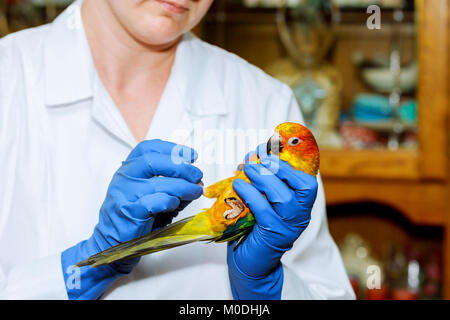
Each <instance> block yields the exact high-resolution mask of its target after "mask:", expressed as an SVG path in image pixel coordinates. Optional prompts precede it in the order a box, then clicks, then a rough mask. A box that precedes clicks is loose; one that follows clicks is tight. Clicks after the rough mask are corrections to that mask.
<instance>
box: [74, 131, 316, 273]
mask: <svg viewBox="0 0 450 320" xmlns="http://www.w3.org/2000/svg"><path fill="white" fill-rule="evenodd" d="M267 153H268V154H270V153H271V154H275V155H278V156H279V158H280V159H281V160H283V161H286V162H288V163H289V164H290V165H291V166H292V167H293V168H294V169H296V170H302V171H303V172H305V173H307V174H310V175H313V176H316V174H317V171H318V169H319V158H320V156H319V148H318V146H317V143H316V140H315V139H314V136H313V134H312V133H311V132H310V131H309V130H308V129H307V128H306V127H304V126H303V125H301V124H298V123H292V122H285V123H282V124H280V125H278V126H277V127H276V129H275V133H274V135H273V136H272V137H271V138H270V139H269V141H268V142H267ZM248 161H253V162H259V158H258V156H257V155H256V154H253V155H252V156H251V157H250V158H249V159H248ZM241 167H242V165H241ZM234 179H243V180H245V181H247V182H249V183H250V180H249V179H248V177H247V176H246V174H245V173H244V170H240V171H236V174H235V176H233V177H230V178H228V179H225V180H222V181H220V182H217V183H215V184H213V185H211V186H209V187H208V188H206V189H205V192H204V195H205V196H206V197H208V198H216V199H217V200H216V201H215V202H214V204H213V205H212V207H211V208H209V209H203V211H202V212H200V213H199V214H197V215H195V216H192V217H188V218H185V219H182V220H180V221H177V222H175V223H172V224H169V225H167V226H166V227H164V228H162V229H159V230H156V231H153V232H151V233H149V234H148V235H145V236H142V237H140V238H136V239H133V240H130V241H127V242H123V243H120V244H118V245H116V246H113V247H111V248H109V249H107V250H104V251H102V252H100V253H98V254H95V255H93V256H91V257H89V258H87V259H86V260H84V261H81V262H79V263H78V264H77V266H79V267H82V266H87V265H91V266H92V267H98V266H102V265H106V264H110V263H113V262H117V261H120V260H126V259H131V258H136V257H139V256H143V255H146V254H150V253H153V252H157V251H162V250H166V249H170V248H174V247H178V246H181V245H185V244H188V243H192V242H196V241H214V242H226V241H231V240H235V239H238V241H237V243H236V246H237V245H239V244H240V243H241V242H242V241H243V240H245V238H246V236H247V235H248V234H249V233H250V232H251V230H252V228H253V226H254V224H255V219H254V217H253V214H252V213H251V212H250V210H249V208H248V207H247V206H246V205H245V204H244V202H243V201H242V199H241V198H240V197H239V196H238V194H237V193H236V192H235V191H234V189H233V186H232V183H233V181H234Z"/></svg>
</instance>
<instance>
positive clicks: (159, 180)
mask: <svg viewBox="0 0 450 320" xmlns="http://www.w3.org/2000/svg"><path fill="white" fill-rule="evenodd" d="M196 159H197V154H196V152H195V151H194V150H192V149H190V148H188V147H182V146H179V145H175V144H173V143H169V142H165V141H161V140H150V141H144V142H141V143H140V144H139V145H138V146H137V147H136V148H135V149H133V151H132V152H131V153H130V155H129V156H128V158H127V160H126V161H125V162H123V163H122V166H121V167H120V168H119V170H118V171H117V172H116V173H115V175H114V177H113V179H112V181H111V183H110V185H109V187H108V191H107V195H106V199H105V201H104V202H103V205H102V207H101V209H100V214H99V221H98V224H97V225H96V227H95V229H94V232H93V234H92V236H91V237H90V238H89V239H88V240H85V241H82V242H80V243H78V244H77V245H75V246H73V247H71V248H69V249H67V250H65V251H64V252H63V253H62V254H61V263H62V268H63V274H64V279H65V282H66V289H67V293H68V296H69V299H98V298H100V297H101V295H102V294H103V293H104V292H105V291H106V289H107V288H108V286H109V285H111V283H112V282H113V281H114V280H116V279H117V278H119V277H120V276H122V275H125V274H128V273H130V272H131V270H132V269H133V267H134V266H135V265H136V264H137V263H138V261H139V258H135V259H131V260H126V261H121V262H117V263H114V264H111V265H106V266H102V267H97V268H91V267H88V266H87V267H82V268H76V267H75V268H74V267H72V266H73V265H74V264H76V263H78V262H80V261H82V260H84V259H86V258H88V257H90V256H91V255H93V254H96V253H98V252H100V251H103V250H105V249H107V248H110V247H111V246H114V245H116V244H118V243H120V242H124V241H128V240H131V239H134V238H137V237H140V236H142V235H145V234H147V233H149V232H150V231H152V230H153V229H155V228H156V227H163V226H164V225H165V224H168V223H170V222H171V220H172V218H173V217H174V216H175V215H176V214H177V213H178V212H179V211H181V210H182V209H183V208H184V207H185V206H186V205H187V204H188V203H189V202H190V201H192V200H194V199H197V198H198V197H200V196H201V194H202V191H203V189H202V187H200V186H199V185H197V183H199V182H200V181H201V179H202V176H203V174H202V172H201V171H200V170H199V169H198V168H196V167H194V166H193V165H192V164H191V163H193V162H194V161H195V160H196ZM76 272H79V274H76ZM74 276H76V277H79V278H78V279H74ZM77 281H78V282H77Z"/></svg>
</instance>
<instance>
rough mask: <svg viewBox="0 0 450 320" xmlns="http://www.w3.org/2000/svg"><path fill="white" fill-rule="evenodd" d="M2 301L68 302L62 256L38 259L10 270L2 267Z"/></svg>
mask: <svg viewBox="0 0 450 320" xmlns="http://www.w3.org/2000/svg"><path fill="white" fill-rule="evenodd" d="M0 299H4V300H5V299H7V300H37V299H39V300H50V299H51V300H67V299H68V297H67V292H66V288H65V285H64V277H63V273H62V267H61V255H60V254H55V255H51V256H48V257H46V258H42V259H37V260H35V261H32V262H30V263H26V264H22V265H18V266H14V267H12V268H10V269H9V270H4V269H3V268H1V266H0Z"/></svg>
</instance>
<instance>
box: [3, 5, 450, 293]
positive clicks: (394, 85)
mask: <svg viewBox="0 0 450 320" xmlns="http://www.w3.org/2000/svg"><path fill="white" fill-rule="evenodd" d="M70 3H71V1H63V0H61V1H57V0H0V36H2V35H6V34H7V33H9V32H13V31H17V30H21V29H23V28H26V27H32V26H37V25H40V24H44V23H47V22H49V21H51V20H52V19H53V18H54V17H55V16H56V15H57V14H58V13H59V12H60V11H61V10H63V9H64V8H65V7H66V6H67V5H69V4H70ZM373 5H376V6H378V8H379V9H380V10H379V14H380V16H379V17H376V18H377V19H375V21H376V20H378V21H379V24H380V25H379V28H369V25H368V20H369V19H370V18H371V17H373V15H374V14H377V12H376V10H375V11H369V10H368V8H369V6H373ZM371 8H374V7H371ZM449 26H450V1H449V0H215V1H214V4H213V6H212V8H211V10H210V11H209V13H208V15H207V16H206V17H205V19H204V20H203V22H202V23H201V24H200V25H199V26H198V27H196V28H195V30H194V32H195V33H196V34H197V35H198V36H199V37H201V38H202V39H204V40H206V41H208V42H210V43H213V44H216V45H218V46H220V47H223V48H225V49H226V50H228V51H231V52H234V53H236V54H237V55H239V56H241V57H243V58H244V59H246V60H248V61H249V62H250V63H253V64H255V65H257V66H258V67H260V68H261V69H263V70H264V71H266V72H267V73H269V74H270V75H272V76H274V77H276V78H278V79H279V80H281V81H283V82H285V83H286V84H288V85H289V86H291V87H292V89H293V91H294V93H295V95H296V97H297V99H298V102H299V106H300V108H301V109H302V111H303V113H304V115H305V121H306V122H307V124H308V126H309V127H310V128H311V129H312V130H313V131H314V132H315V134H316V136H317V137H318V141H319V145H320V148H321V155H322V158H321V175H322V178H323V181H324V187H325V192H326V199H327V206H328V215H329V228H330V232H331V234H332V236H333V237H334V238H335V240H336V242H337V244H338V245H339V248H340V249H341V252H342V256H343V260H344V264H345V267H346V269H347V272H348V274H349V277H350V279H351V281H352V285H353V287H354V290H355V292H356V293H357V296H358V298H359V299H369V300H372V299H402V300H404V299H441V298H447V299H449V298H450V200H449V199H450V187H449V180H450V174H449V171H448V164H449V157H450V152H449V151H450V143H449V142H450V139H449V138H450V127H449V114H450V106H449V103H450V102H449V101H450V87H449V77H450V54H449V52H450V32H449V31H450V30H449ZM377 277H379V278H377Z"/></svg>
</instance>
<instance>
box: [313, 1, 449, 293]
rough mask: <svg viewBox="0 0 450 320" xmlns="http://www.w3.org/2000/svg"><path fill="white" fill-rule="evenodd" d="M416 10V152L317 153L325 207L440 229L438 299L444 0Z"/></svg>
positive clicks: (445, 90)
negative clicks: (369, 211) (345, 206)
mask: <svg viewBox="0 0 450 320" xmlns="http://www.w3.org/2000/svg"><path fill="white" fill-rule="evenodd" d="M416 3H417V5H418V57H419V88H418V102H419V146H418V149H417V150H401V151H395V152H392V151H388V150H381V151H379V150H377V151H371V150H365V151H352V150H322V153H321V155H322V165H321V171H322V176H323V180H324V186H325V192H326V197H327V204H329V205H333V204H342V203H355V202H363V201H374V202H378V203H383V204H386V205H389V206H391V207H393V208H396V209H398V210H399V211H400V212H402V213H403V214H404V215H405V216H406V217H407V218H408V219H409V220H410V221H411V222H412V223H414V224H418V225H436V226H442V227H443V228H444V240H443V241H444V243H443V251H444V252H443V256H444V269H445V271H444V297H445V298H446V299H450V185H449V181H450V175H449V170H448V165H449V136H450V125H449V114H450V103H449V102H450V85H449V80H450V55H449V52H450V1H448V0H420V1H417V2H416Z"/></svg>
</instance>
